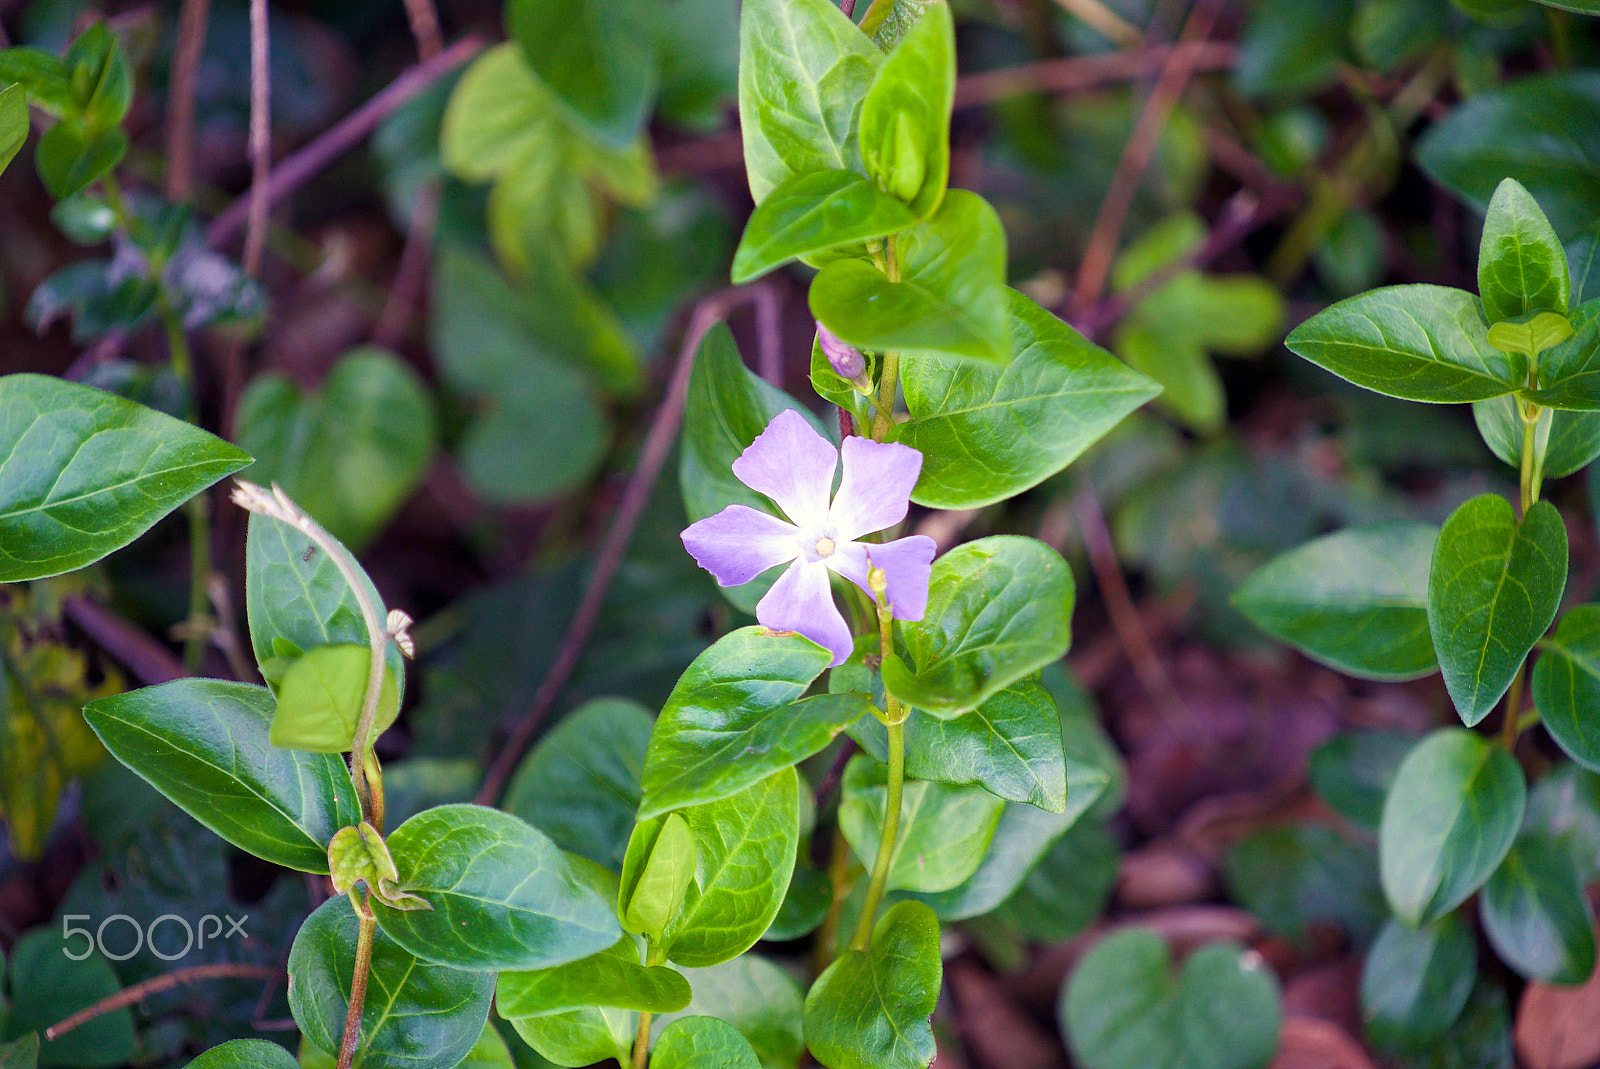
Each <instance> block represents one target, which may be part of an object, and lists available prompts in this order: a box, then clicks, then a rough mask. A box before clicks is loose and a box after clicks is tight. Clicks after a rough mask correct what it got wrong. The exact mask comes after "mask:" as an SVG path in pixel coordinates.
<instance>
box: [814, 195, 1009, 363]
mask: <svg viewBox="0 0 1600 1069" xmlns="http://www.w3.org/2000/svg"><path fill="white" fill-rule="evenodd" d="M895 248H896V252H897V256H898V258H899V267H900V272H899V274H900V277H899V280H898V281H890V279H889V278H888V276H886V275H885V274H884V273H883V272H882V271H880V270H879V269H878V268H877V267H876V266H874V265H873V264H871V263H869V262H867V261H865V260H857V259H849V260H835V261H833V262H832V263H829V264H827V265H825V266H824V267H823V268H822V270H821V271H820V272H819V273H818V274H817V277H816V278H815V279H814V280H813V281H812V283H811V297H810V301H811V314H812V315H813V316H815V317H816V318H817V319H819V320H821V321H822V323H823V325H824V326H826V327H827V328H828V329H829V330H831V331H833V332H834V333H835V334H837V335H838V336H839V337H841V338H843V339H844V340H845V341H846V342H848V343H850V344H851V345H854V346H855V347H856V348H858V349H880V350H881V349H895V350H898V351H899V352H900V353H901V354H902V355H910V356H913V357H915V356H924V355H929V354H932V355H934V356H953V357H959V358H963V359H968V360H979V361H989V362H993V363H998V364H1005V363H1007V362H1009V361H1010V359H1011V330H1010V325H1009V323H1008V320H1007V316H1006V300H1007V298H1006V287H1005V279H1006V238H1005V231H1004V230H1002V229H1001V227H1000V217H999V216H998V215H996V214H995V211H994V209H993V208H991V207H990V206H989V204H988V202H987V201H985V200H984V199H983V198H982V197H980V196H978V195H977V194H976V193H968V192H966V191H965V190H960V189H956V190H951V191H950V192H949V193H948V194H947V195H946V196H945V198H944V201H943V202H942V203H941V204H940V206H939V210H938V211H937V212H936V213H935V214H934V215H933V216H932V217H931V218H929V219H928V220H927V221H925V222H922V223H918V224H917V225H916V226H914V227H912V228H910V229H909V230H903V231H901V232H900V235H899V237H898V238H897V239H896V242H895Z"/></svg>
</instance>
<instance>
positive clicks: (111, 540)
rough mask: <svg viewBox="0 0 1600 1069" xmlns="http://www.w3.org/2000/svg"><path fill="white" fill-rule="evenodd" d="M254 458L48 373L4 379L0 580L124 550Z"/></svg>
mask: <svg viewBox="0 0 1600 1069" xmlns="http://www.w3.org/2000/svg"><path fill="white" fill-rule="evenodd" d="M248 463H250V457H249V456H248V455H247V454H245V453H244V452H242V451H240V450H238V449H235V448H234V447H233V446H231V445H229V444H228V443H227V442H224V441H222V440H221V439H220V438H216V437H214V436H212V435H210V434H207V433H206V432H205V431H202V430H200V429H199V428H198V427H192V426H190V425H189V424H187V423H184V422H182V421H181V420H176V419H173V418H172V417H170V416H164V415H162V414H161V413H159V412H156V411H154V410H152V409H148V408H145V407H144V406H143V405H136V404H134V403H133V402H132V401H124V400H123V399H122V398H120V397H115V396H113V395H111V394H108V393H105V392H104V391H101V390H96V389H92V388H90V387H88V386H79V385H77V384H75V383H71V382H65V381H63V380H61V379H55V378H50V377H49V376H46V375H7V376H4V377H3V378H0V582H4V583H18V582H22V581H23V580H25V579H42V578H44V577H46V576H51V575H60V574H61V573H62V572H70V571H72V570H74V569H76V568H82V567H83V566H84V565H86V564H91V563H93V562H94V561H97V560H99V559H100V558H101V557H104V556H105V555H106V554H108V553H110V552H112V551H113V550H117V549H121V548H122V547H123V546H125V545H127V544H128V543H129V542H132V541H133V540H134V539H135V538H137V537H139V535H141V534H143V533H144V532H145V531H147V530H149V529H150V527H151V526H152V525H153V524H154V523H155V522H156V521H157V520H159V519H161V517H163V516H165V515H166V514H167V513H169V512H171V511H172V510H173V509H175V508H177V507H178V506H179V505H181V504H183V502H185V501H187V500H188V499H189V498H191V497H193V496H194V495H195V494H198V493H199V492H200V491H202V490H204V489H205V488H206V487H208V486H210V485H211V484H212V483H214V482H216V481H217V480H218V479H221V478H223V477H224V476H226V475H230V474H232V473H233V472H236V471H238V470H239V469H240V468H242V467H244V466H245V465H246V464H248Z"/></svg>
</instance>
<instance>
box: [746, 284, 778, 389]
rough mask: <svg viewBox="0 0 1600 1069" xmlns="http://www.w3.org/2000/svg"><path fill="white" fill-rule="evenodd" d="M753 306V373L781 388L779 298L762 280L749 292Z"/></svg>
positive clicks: (770, 286)
mask: <svg viewBox="0 0 1600 1069" xmlns="http://www.w3.org/2000/svg"><path fill="white" fill-rule="evenodd" d="M751 297H752V298H753V299H754V301H755V306H756V372H757V374H759V375H760V376H761V377H762V378H763V379H765V380H766V381H767V382H768V383H770V384H771V385H773V386H776V387H777V388H778V389H780V390H781V389H783V298H782V297H780V296H779V295H778V290H777V287H776V286H773V285H771V284H770V283H763V284H761V285H759V286H756V287H754V288H753V289H752V291H751Z"/></svg>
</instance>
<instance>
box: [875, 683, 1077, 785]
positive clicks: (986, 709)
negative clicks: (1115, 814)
mask: <svg viewBox="0 0 1600 1069" xmlns="http://www.w3.org/2000/svg"><path fill="white" fill-rule="evenodd" d="M850 734H851V735H852V736H854V737H855V739H856V741H857V742H859V743H861V747H862V749H864V750H866V751H867V752H868V753H870V754H872V755H873V756H874V757H876V758H877V759H878V760H880V761H883V760H885V759H886V755H887V754H888V735H887V733H886V730H885V728H884V727H883V724H882V723H881V722H879V721H878V720H877V719H875V718H872V717H866V718H863V719H862V720H860V721H857V723H856V725H855V726H854V727H853V728H851V729H850ZM906 774H907V775H908V776H910V777H911V778H913V779H922V780H938V781H939V782H941V783H956V784H968V783H970V784H975V785H977V786H980V787H982V788H983V789H984V790H986V791H988V792H989V793H990V794H993V795H996V796H998V797H1000V798H1004V799H1007V800H1008V801H1013V802H1025V803H1027V804H1028V805H1031V806H1037V807H1038V808H1040V809H1046V810H1049V811H1051V812H1055V813H1062V812H1065V811H1066V809H1067V797H1068V794H1069V790H1068V779H1069V777H1070V778H1071V780H1072V787H1073V788H1074V789H1075V797H1074V798H1073V802H1074V804H1077V803H1079V802H1081V803H1082V804H1083V805H1088V804H1089V802H1090V801H1093V796H1095V795H1098V794H1099V792H1100V790H1101V789H1102V788H1103V787H1104V785H1105V780H1106V777H1105V774H1104V773H1102V772H1100V771H1099V770H1098V769H1093V768H1089V767H1087V766H1084V765H1081V764H1079V763H1077V762H1072V763H1071V764H1070V765H1069V764H1068V763H1067V760H1066V757H1065V754H1064V753H1063V751H1062V747H1061V718H1060V716H1059V714H1058V713H1057V712H1056V703H1055V702H1054V701H1053V700H1051V698H1050V694H1049V692H1048V691H1046V690H1045V689H1044V688H1043V687H1041V686H1040V685H1039V684H1037V683H1035V682H1033V681H1032V680H1026V679H1025V680H1022V681H1020V682H1017V683H1013V684H1012V685H1011V686H1009V687H1007V688H1006V689H1005V690H1003V691H1001V692H1000V693H999V694H996V695H995V696H994V697H992V698H990V699H989V700H988V701H986V702H984V703H983V704H982V705H981V706H979V707H978V708H977V709H974V710H973V711H972V712H970V713H968V714H966V715H965V716H961V717H957V718H956V719H954V720H939V719H937V718H936V717H932V716H929V715H927V714H926V713H922V712H918V711H913V712H912V714H911V719H910V720H908V721H907V723H906Z"/></svg>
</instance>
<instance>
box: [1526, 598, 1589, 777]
mask: <svg viewBox="0 0 1600 1069" xmlns="http://www.w3.org/2000/svg"><path fill="white" fill-rule="evenodd" d="M1540 648H1541V651H1542V652H1541V654H1540V656H1539V660H1538V662H1537V663H1535V664H1534V666H1533V700H1534V704H1535V706H1536V707H1537V708H1538V710H1539V715H1540V718H1541V720H1542V721H1543V723H1544V727H1545V730H1546V731H1548V732H1550V737H1551V738H1553V739H1555V740H1556V744H1557V745H1559V746H1560V747H1561V748H1562V749H1563V750H1565V751H1566V753H1567V755H1568V756H1569V757H1571V758H1572V759H1573V760H1574V761H1576V762H1578V763H1579V764H1580V765H1583V766H1584V767H1585V768H1589V769H1594V770H1597V771H1600V723H1596V720H1595V716H1594V710H1595V708H1596V706H1595V703H1596V702H1597V701H1600V606H1597V605H1578V606H1576V607H1574V608H1573V609H1572V610H1570V611H1569V612H1567V614H1566V615H1564V616H1562V618H1561V623H1560V625H1558V626H1557V627H1556V630H1555V634H1553V635H1551V636H1550V637H1549V638H1547V639H1545V640H1544V641H1543V642H1542V643H1540Z"/></svg>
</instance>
